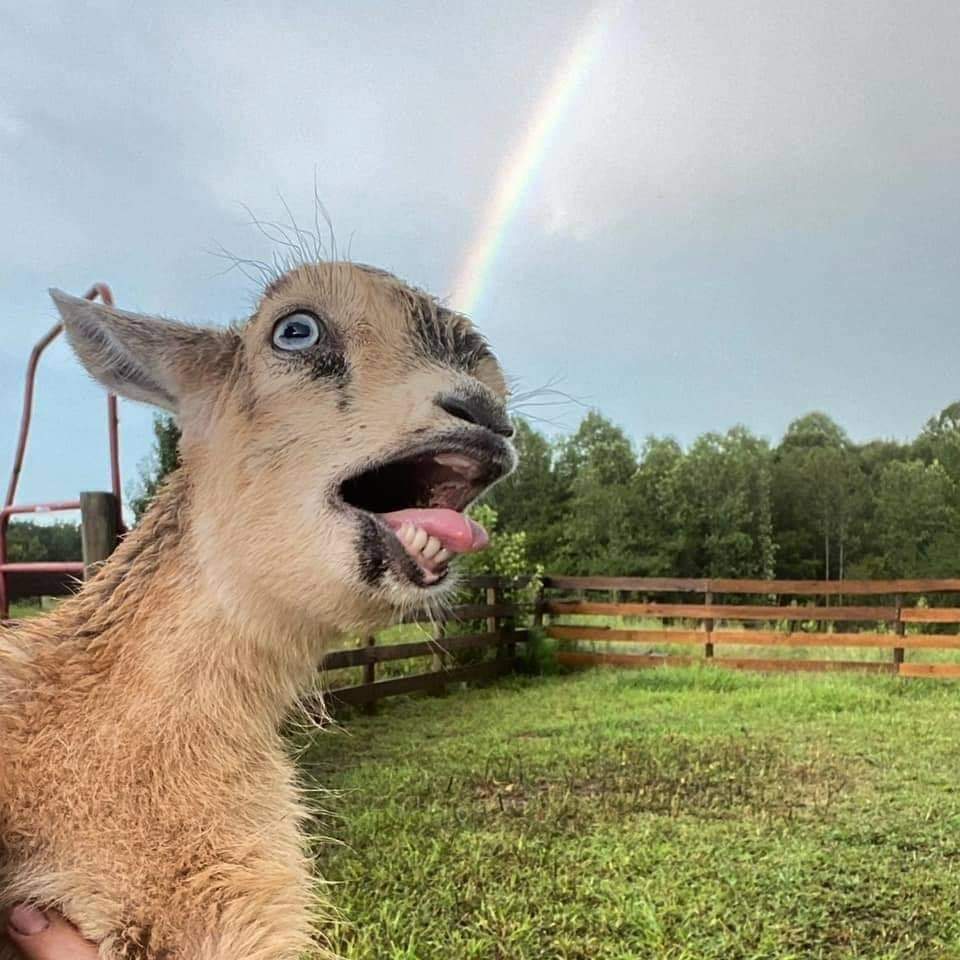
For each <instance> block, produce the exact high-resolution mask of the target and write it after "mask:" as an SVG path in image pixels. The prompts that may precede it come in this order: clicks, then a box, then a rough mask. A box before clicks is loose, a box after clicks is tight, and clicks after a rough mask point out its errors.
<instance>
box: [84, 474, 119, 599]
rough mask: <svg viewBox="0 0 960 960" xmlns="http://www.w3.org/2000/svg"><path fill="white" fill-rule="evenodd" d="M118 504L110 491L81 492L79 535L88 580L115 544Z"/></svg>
mask: <svg viewBox="0 0 960 960" xmlns="http://www.w3.org/2000/svg"><path fill="white" fill-rule="evenodd" d="M119 519H120V507H119V504H118V503H117V498H116V497H115V496H114V495H113V494H112V493H105V492H103V491H99V490H97V491H88V492H86V493H81V494H80V538H81V540H82V542H83V564H84V567H85V568H86V571H85V574H84V576H85V577H86V579H88V580H89V579H90V577H92V576H93V575H94V574H95V573H96V572H97V570H98V568H99V567H100V565H101V564H102V563H103V562H104V561H105V560H106V559H107V557H109V556H110V554H111V553H113V551H114V548H115V547H116V545H117V540H118V536H119V531H118V529H117V525H118V521H119Z"/></svg>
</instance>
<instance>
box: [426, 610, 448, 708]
mask: <svg viewBox="0 0 960 960" xmlns="http://www.w3.org/2000/svg"><path fill="white" fill-rule="evenodd" d="M445 634H446V629H445V627H444V625H443V623H442V622H440V623H437V624H435V625H434V628H433V639H434V640H435V641H436V642H437V644H438V647H436V648H434V651H433V656H432V657H431V658H430V672H431V673H435V674H437V676H436V677H435V685H434V687H433V688H432V689H431V690H430V696H432V697H443V696H446V693H447V685H446V683H444V680H443V672H444V670H446V668H447V662H446V657H445V656H444V654H443V652H442V650H441V649H440V646H442V644H443V638H444V635H445Z"/></svg>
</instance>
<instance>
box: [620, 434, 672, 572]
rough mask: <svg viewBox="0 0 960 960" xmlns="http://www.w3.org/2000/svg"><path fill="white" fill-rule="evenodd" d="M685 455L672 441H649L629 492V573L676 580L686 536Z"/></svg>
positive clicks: (662, 439)
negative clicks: (680, 506) (683, 499)
mask: <svg viewBox="0 0 960 960" xmlns="http://www.w3.org/2000/svg"><path fill="white" fill-rule="evenodd" d="M683 460H684V452H683V450H682V449H681V447H680V444H679V443H677V441H676V440H674V439H673V438H672V437H666V438H662V437H647V439H646V440H645V441H644V445H643V449H642V450H641V453H640V463H639V465H638V467H637V470H636V472H635V473H634V475H633V479H632V480H631V482H630V487H629V489H628V491H627V506H628V511H629V513H628V517H627V523H628V529H629V531H630V534H631V538H632V543H631V545H630V546H631V551H630V552H631V556H630V564H629V566H630V573H631V574H633V575H635V576H641V577H667V576H677V574H678V571H679V570H680V565H681V563H680V554H681V552H682V549H683V543H684V536H683V527H682V523H681V518H680V515H679V511H678V509H677V505H678V503H679V498H680V493H679V484H680V478H681V472H682V469H683Z"/></svg>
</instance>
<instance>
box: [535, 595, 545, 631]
mask: <svg viewBox="0 0 960 960" xmlns="http://www.w3.org/2000/svg"><path fill="white" fill-rule="evenodd" d="M543 590H544V587H543V584H542V583H541V584H540V587H539V589H538V590H537V596H536V598H535V599H534V601H533V626H534V629H535V630H542V629H543V603H544V599H543Z"/></svg>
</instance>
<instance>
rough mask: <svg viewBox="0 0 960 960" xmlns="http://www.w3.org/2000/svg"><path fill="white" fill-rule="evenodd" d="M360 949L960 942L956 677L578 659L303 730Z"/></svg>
mask: <svg viewBox="0 0 960 960" xmlns="http://www.w3.org/2000/svg"><path fill="white" fill-rule="evenodd" d="M303 759H304V763H305V765H306V769H307V771H308V775H309V776H310V777H311V778H312V779H313V780H314V781H315V782H316V783H317V784H319V785H322V786H324V787H327V788H331V789H333V790H334V791H335V793H334V794H333V795H332V796H330V797H328V798H327V799H326V801H325V804H326V806H327V807H328V808H329V809H330V811H331V813H330V814H329V815H327V816H325V817H323V818H320V819H318V822H317V825H316V831H317V834H318V836H319V835H320V834H325V835H328V836H329V835H332V836H336V837H338V838H339V839H340V840H342V841H343V842H342V844H339V845H337V844H332V843H325V844H318V851H319V853H318V858H319V862H320V868H321V871H322V873H323V874H324V876H325V877H326V878H327V879H328V880H329V881H332V882H333V884H334V885H333V886H332V887H331V891H330V892H331V894H332V896H333V898H334V900H335V902H336V904H337V906H338V908H339V909H340V910H341V911H342V913H343V916H344V917H345V920H344V921H343V922H342V923H340V924H339V925H337V926H336V927H335V930H334V938H335V945H336V948H337V949H338V950H340V951H341V952H342V953H343V955H344V956H346V957H348V958H351V960H374V958H375V960H401V958H402V960H440V958H443V960H450V958H458V960H461V958H462V960H470V958H477V960H479V958H484V960H487V958H502V960H533V958H537V960H574V958H576V960H587V958H589V960H627V958H671V960H712V958H716V960H720V958H722V960H739V958H742V960H748V958H749V960H760V958H784V960H790V958H795V960H801V958H802V960H807V958H841V957H842V958H855V957H856V958H871V960H893V958H902V960H906V958H911V960H922V958H960V782H958V777H957V773H958V769H960V687H958V686H954V685H952V684H949V683H945V682H929V681H903V680H896V679H893V678H884V677H857V676H850V677H848V676H834V675H817V676H799V677H797V676H759V675H755V674H728V673H726V672H719V671H708V670H696V669H688V670H666V669H664V670H656V671H652V670H651V671H636V672H635V671H625V670H621V671H612V670H605V671H592V672H588V673H584V674H578V675H574V676H568V677H562V676H561V677H553V678H548V679H528V680H524V679H515V680H511V681H509V682H506V683H502V684H499V685H496V686H491V687H488V688H485V689H473V690H468V691H465V692H459V693H455V694H451V695H450V696H448V697H446V698H444V699H417V700H415V699H407V700H396V701H393V702H390V703H387V704H384V705H383V706H382V707H381V712H380V713H379V715H377V716H374V717H369V718H360V717H357V718H354V719H351V720H349V721H348V722H347V723H346V724H345V726H344V727H343V728H340V729H337V728H334V729H332V730H328V731H326V732H322V733H318V734H314V735H313V736H312V738H311V739H310V740H309V741H307V743H306V744H305V747H304V754H303Z"/></svg>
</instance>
